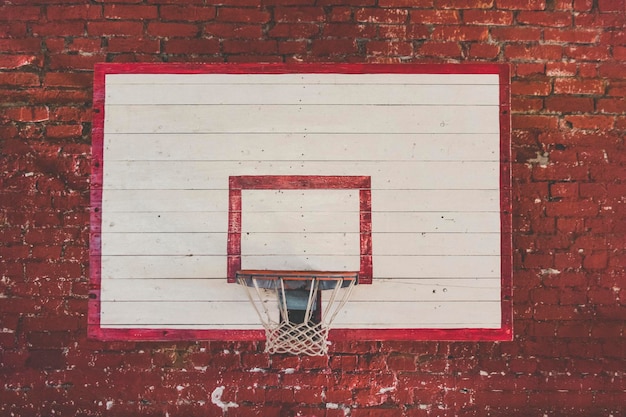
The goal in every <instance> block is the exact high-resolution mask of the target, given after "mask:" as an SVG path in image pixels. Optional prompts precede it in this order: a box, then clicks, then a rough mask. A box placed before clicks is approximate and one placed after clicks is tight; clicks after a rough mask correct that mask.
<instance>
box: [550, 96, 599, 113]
mask: <svg viewBox="0 0 626 417" xmlns="http://www.w3.org/2000/svg"><path fill="white" fill-rule="evenodd" d="M545 107H546V111H548V112H550V113H552V112H557V113H584V112H592V111H593V110H594V100H593V98H591V97H573V96H569V95H560V96H556V95H555V96H550V97H547V98H546V99H545Z"/></svg>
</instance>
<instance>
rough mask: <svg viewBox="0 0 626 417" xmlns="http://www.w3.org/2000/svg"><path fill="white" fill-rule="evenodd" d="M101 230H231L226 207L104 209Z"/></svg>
mask: <svg viewBox="0 0 626 417" xmlns="http://www.w3.org/2000/svg"><path fill="white" fill-rule="evenodd" d="M251 217H253V218H254V217H256V216H251ZM102 231H103V232H105V233H155V232H163V233H166V232H188V233H201V232H203V233H215V232H221V233H226V232H228V213H227V212H226V211H221V212H204V211H187V212H167V211H163V212H161V211H154V212H114V211H105V212H103V213H102Z"/></svg>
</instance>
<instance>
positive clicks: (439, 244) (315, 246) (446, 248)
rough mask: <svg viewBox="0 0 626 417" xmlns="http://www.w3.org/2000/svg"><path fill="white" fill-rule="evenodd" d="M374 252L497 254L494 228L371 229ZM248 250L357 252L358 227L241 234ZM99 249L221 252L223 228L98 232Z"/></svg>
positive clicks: (124, 252)
mask: <svg viewBox="0 0 626 417" xmlns="http://www.w3.org/2000/svg"><path fill="white" fill-rule="evenodd" d="M372 241H373V242H374V243H373V244H374V254H375V255H389V256H391V255H393V256H399V255H463V256H469V255H477V256H480V255H485V256H488V255H498V254H499V253H500V235H499V234H498V233H419V234H410V233H378V232H376V231H374V232H373V233H372ZM241 253H242V255H244V256H249V255H302V256H304V255H333V254H334V255H358V254H359V253H360V252H359V234H358V233H346V234H345V236H344V234H343V233H311V234H299V233H251V234H249V235H248V234H243V235H242V242H241ZM102 255H104V256H106V255H138V256H140V255H163V256H172V255H186V256H198V255H224V256H225V255H226V233H103V234H102Z"/></svg>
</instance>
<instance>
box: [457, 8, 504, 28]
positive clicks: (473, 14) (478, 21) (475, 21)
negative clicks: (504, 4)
mask: <svg viewBox="0 0 626 417" xmlns="http://www.w3.org/2000/svg"><path fill="white" fill-rule="evenodd" d="M463 22H465V23H467V24H470V25H494V26H495V25H498V26H503V25H504V26H508V25H510V24H511V23H513V13H512V12H508V11H504V10H466V11H464V12H463Z"/></svg>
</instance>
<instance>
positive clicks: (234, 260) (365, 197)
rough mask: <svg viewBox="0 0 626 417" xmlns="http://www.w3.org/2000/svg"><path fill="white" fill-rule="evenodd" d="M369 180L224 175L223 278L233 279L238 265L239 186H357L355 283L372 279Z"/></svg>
mask: <svg viewBox="0 0 626 417" xmlns="http://www.w3.org/2000/svg"><path fill="white" fill-rule="evenodd" d="M371 185H372V180H371V178H370V177H369V176H342V175H327V176H325V175H241V176H231V177H229V179H228V186H229V189H230V190H229V200H230V201H229V204H228V219H229V221H228V243H227V254H228V260H227V279H228V282H231V283H234V282H236V275H237V271H238V270H240V269H241V221H242V212H241V211H242V203H241V191H242V190H281V189H282V190H320V189H327V190H338V189H358V190H359V207H360V213H359V227H360V231H359V232H360V244H359V246H360V261H359V264H360V266H359V268H360V270H359V284H371V283H372V273H373V268H372V233H371V232H372V197H371V196H372V194H371Z"/></svg>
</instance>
